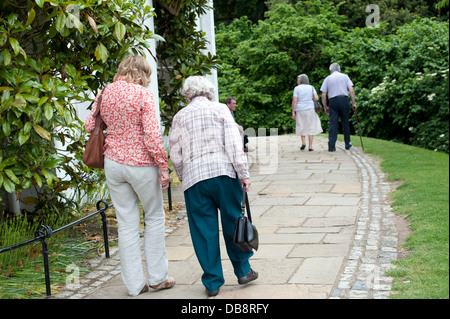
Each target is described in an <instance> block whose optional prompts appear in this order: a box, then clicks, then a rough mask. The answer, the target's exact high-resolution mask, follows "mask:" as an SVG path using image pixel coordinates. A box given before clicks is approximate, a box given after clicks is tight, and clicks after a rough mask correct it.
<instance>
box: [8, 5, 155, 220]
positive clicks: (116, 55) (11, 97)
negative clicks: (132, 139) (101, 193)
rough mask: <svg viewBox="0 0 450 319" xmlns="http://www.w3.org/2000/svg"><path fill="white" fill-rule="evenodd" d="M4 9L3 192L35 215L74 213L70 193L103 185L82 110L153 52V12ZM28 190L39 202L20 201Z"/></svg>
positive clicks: (83, 8)
mask: <svg viewBox="0 0 450 319" xmlns="http://www.w3.org/2000/svg"><path fill="white" fill-rule="evenodd" d="M0 6H1V10H0V98H1V107H0V111H1V112H0V145H1V151H0V190H1V191H6V192H8V193H15V194H16V196H17V198H20V200H21V201H22V202H24V203H26V204H30V205H35V207H36V209H35V210H36V211H39V210H41V211H42V212H49V211H53V212H55V211H64V210H66V208H67V209H74V208H76V205H77V204H76V202H75V201H73V198H67V196H66V195H67V194H66V193H63V191H64V190H67V189H68V188H71V189H73V190H74V194H80V193H83V192H86V193H89V192H91V191H92V190H94V189H95V187H96V186H97V184H96V181H95V179H92V178H90V177H92V176H90V175H89V174H91V175H92V171H91V170H90V169H89V168H87V167H86V166H84V165H83V164H82V162H81V156H82V151H83V147H84V141H85V140H86V136H85V134H84V125H83V123H81V122H80V120H79V119H78V118H77V116H76V105H77V103H78V102H84V101H89V100H90V98H89V96H88V93H89V92H92V91H93V92H94V93H96V91H97V90H98V89H99V88H101V87H103V86H104V85H105V84H106V83H108V82H110V81H111V80H112V77H113V75H114V73H115V70H116V69H117V64H118V62H120V61H121V60H122V59H123V57H124V56H126V55H127V54H129V53H130V52H133V53H141V54H144V53H145V52H146V50H145V48H147V47H148V46H149V45H148V42H147V41H148V39H150V38H152V36H153V33H152V32H151V31H150V30H149V28H147V27H146V26H145V25H144V23H143V22H144V21H145V20H146V19H148V18H150V17H152V16H153V14H154V13H153V11H152V8H150V7H149V6H146V5H145V1H144V0H133V1H125V0H112V1H95V2H94V1H87V0H86V1H64V0H35V1H28V0H20V1H10V0H7V1H2V4H1V5H0ZM56 170H59V172H61V173H63V174H65V175H66V176H67V178H66V177H64V178H60V177H57V173H56ZM88 177H89V178H88ZM29 188H32V189H35V191H36V193H37V196H36V198H34V197H29V198H23V197H22V196H21V191H22V190H24V189H29ZM0 196H1V193H0ZM0 201H1V197H0Z"/></svg>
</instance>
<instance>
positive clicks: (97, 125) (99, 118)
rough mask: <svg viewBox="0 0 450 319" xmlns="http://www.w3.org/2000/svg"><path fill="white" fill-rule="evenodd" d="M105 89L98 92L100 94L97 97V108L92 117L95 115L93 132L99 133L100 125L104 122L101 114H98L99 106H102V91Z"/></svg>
mask: <svg viewBox="0 0 450 319" xmlns="http://www.w3.org/2000/svg"><path fill="white" fill-rule="evenodd" d="M104 91H105V89H103V90H102V93H100V96H99V97H98V99H97V110H96V111H95V114H94V117H95V129H94V131H95V134H97V135H98V134H99V133H100V131H101V130H102V125H103V123H104V121H103V119H102V116H101V114H100V107H101V106H102V100H103V92H104Z"/></svg>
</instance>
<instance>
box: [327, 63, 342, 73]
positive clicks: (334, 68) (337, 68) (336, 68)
mask: <svg viewBox="0 0 450 319" xmlns="http://www.w3.org/2000/svg"><path fill="white" fill-rule="evenodd" d="M330 71H331V72H334V71H338V72H341V67H340V65H339V63H333V64H331V65H330Z"/></svg>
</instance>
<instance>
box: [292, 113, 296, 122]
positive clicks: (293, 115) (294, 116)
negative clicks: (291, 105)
mask: <svg viewBox="0 0 450 319" xmlns="http://www.w3.org/2000/svg"><path fill="white" fill-rule="evenodd" d="M292 118H293V119H294V121H296V120H297V115H295V113H294V112H292Z"/></svg>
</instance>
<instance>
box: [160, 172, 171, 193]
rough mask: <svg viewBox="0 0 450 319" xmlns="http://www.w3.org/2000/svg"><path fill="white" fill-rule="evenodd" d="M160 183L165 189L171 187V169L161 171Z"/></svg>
mask: <svg viewBox="0 0 450 319" xmlns="http://www.w3.org/2000/svg"><path fill="white" fill-rule="evenodd" d="M159 183H160V184H161V189H162V190H165V189H168V188H169V184H170V174H169V171H161V174H160V176H159Z"/></svg>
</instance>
